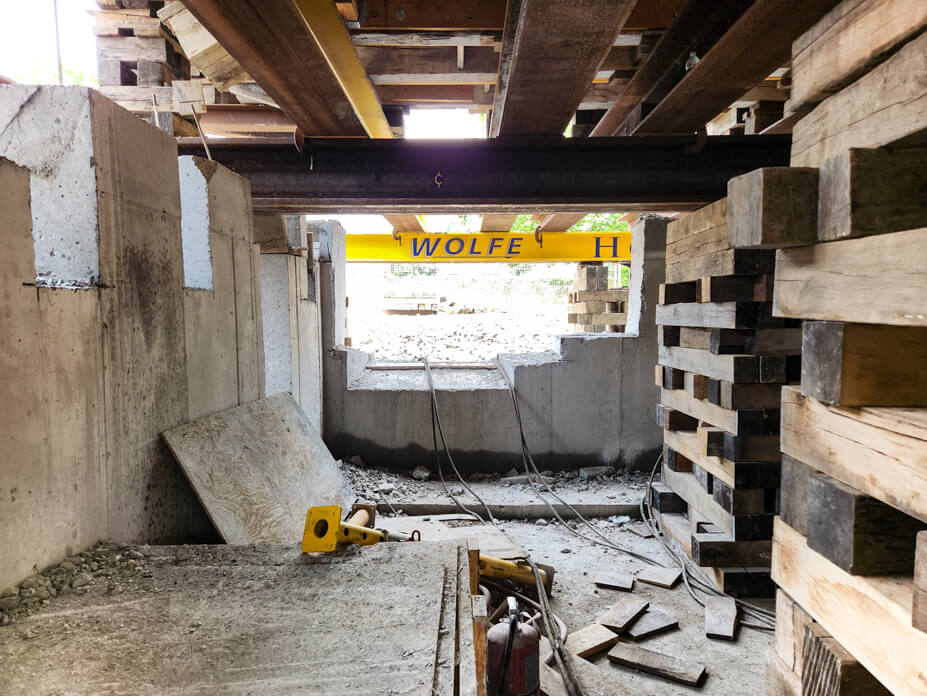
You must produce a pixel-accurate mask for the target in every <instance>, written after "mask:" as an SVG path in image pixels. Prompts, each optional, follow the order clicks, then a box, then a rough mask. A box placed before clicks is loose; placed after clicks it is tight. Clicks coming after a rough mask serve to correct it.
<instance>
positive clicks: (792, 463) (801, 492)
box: [779, 454, 814, 536]
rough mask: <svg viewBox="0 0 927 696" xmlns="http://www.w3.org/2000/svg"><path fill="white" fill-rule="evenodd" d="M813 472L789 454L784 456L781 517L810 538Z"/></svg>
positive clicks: (780, 494) (780, 502) (780, 503)
mask: <svg viewBox="0 0 927 696" xmlns="http://www.w3.org/2000/svg"><path fill="white" fill-rule="evenodd" d="M813 471H814V469H812V468H811V467H810V466H808V465H807V464H805V463H804V462H800V461H799V460H797V459H795V458H793V457H790V456H788V455H787V454H783V455H782V479H781V481H782V484H781V488H780V489H779V516H780V517H781V518H782V520H783V521H784V522H785V523H786V524H787V525H789V526H790V527H792V528H793V529H795V530H796V531H797V532H798V533H799V534H802V535H804V536H808V479H809V478H810V477H811V474H812V473H813Z"/></svg>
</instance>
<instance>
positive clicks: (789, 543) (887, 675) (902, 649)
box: [772, 520, 927, 696]
mask: <svg viewBox="0 0 927 696" xmlns="http://www.w3.org/2000/svg"><path fill="white" fill-rule="evenodd" d="M772 576H773V580H775V581H776V584H777V585H779V587H781V588H782V589H783V590H784V591H785V592H787V593H788V594H789V595H790V596H791V597H792V599H794V600H795V602H797V603H798V604H799V605H801V606H802V607H803V608H804V609H805V610H806V611H807V612H808V613H809V614H810V615H811V616H812V618H814V619H815V620H816V621H818V622H819V623H820V624H821V625H822V626H823V627H824V628H825V629H826V630H827V631H828V632H829V633H830V634H831V635H832V636H833V637H834V638H836V639H837V641H838V642H839V643H840V644H841V645H843V646H844V647H845V648H846V649H847V650H848V651H849V652H850V653H851V654H852V655H853V656H854V657H855V658H856V659H857V660H859V662H860V663H861V664H862V665H863V666H864V667H865V668H866V669H868V670H869V671H870V672H871V673H872V676H874V677H875V678H876V679H878V680H879V682H881V684H882V685H883V686H885V687H886V688H887V689H889V691H891V693H894V694H910V696H925V695H927V663H925V662H924V655H927V633H923V632H922V631H919V630H917V629H916V628H914V627H913V626H912V625H911V604H912V595H913V591H912V590H913V588H912V586H913V582H912V580H911V578H910V577H908V578H904V577H890V578H870V577H861V576H854V575H850V574H849V573H847V572H846V571H844V570H841V569H840V568H838V567H837V566H836V565H834V564H833V563H831V562H830V561H828V560H827V559H826V558H824V557H823V556H821V555H820V554H818V553H816V552H814V551H813V550H811V549H810V548H809V547H808V544H807V542H806V540H805V538H804V537H802V536H801V535H800V534H798V533H797V532H796V531H795V530H794V529H792V528H791V527H789V526H788V525H787V524H785V523H784V522H782V521H781V520H776V524H775V534H774V537H773V562H772ZM821 588H826V591H823V592H822V591H821ZM860 627H865V630H861V629H860Z"/></svg>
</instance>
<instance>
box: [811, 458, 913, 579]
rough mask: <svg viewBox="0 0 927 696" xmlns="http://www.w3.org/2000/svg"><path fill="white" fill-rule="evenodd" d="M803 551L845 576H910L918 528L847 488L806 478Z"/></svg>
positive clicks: (817, 477)
mask: <svg viewBox="0 0 927 696" xmlns="http://www.w3.org/2000/svg"><path fill="white" fill-rule="evenodd" d="M807 495H808V535H807V536H808V547H809V548H811V549H813V550H815V551H817V552H818V553H820V554H821V555H822V556H824V557H825V558H826V559H827V560H829V561H830V562H831V563H833V564H834V565H836V566H838V567H840V568H842V569H843V570H845V571H846V572H848V573H850V574H851V575H911V574H912V573H913V571H914V547H915V538H916V536H917V533H918V532H919V531H921V530H923V529H924V528H925V527H924V523H923V522H920V521H919V520H916V519H914V518H913V517H909V516H908V515H905V514H904V513H903V512H899V511H898V510H896V509H894V508H893V507H890V506H889V505H886V504H885V503H883V502H881V501H879V500H876V499H875V498H872V497H871V496H868V495H865V494H864V493H861V492H860V491H858V490H856V489H855V488H853V487H852V486H848V485H846V484H845V483H842V482H841V481H838V480H837V479H835V478H833V477H832V476H828V475H827V474H823V473H821V472H814V473H812V474H811V475H810V477H809V478H808V487H807Z"/></svg>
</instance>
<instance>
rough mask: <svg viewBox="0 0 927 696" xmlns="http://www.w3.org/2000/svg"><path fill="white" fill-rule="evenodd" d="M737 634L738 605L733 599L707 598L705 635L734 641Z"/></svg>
mask: <svg viewBox="0 0 927 696" xmlns="http://www.w3.org/2000/svg"><path fill="white" fill-rule="evenodd" d="M736 633H737V603H736V602H735V601H734V598H733V597H705V635H706V636H708V637H709V638H721V639H723V640H734V635H735V634H736Z"/></svg>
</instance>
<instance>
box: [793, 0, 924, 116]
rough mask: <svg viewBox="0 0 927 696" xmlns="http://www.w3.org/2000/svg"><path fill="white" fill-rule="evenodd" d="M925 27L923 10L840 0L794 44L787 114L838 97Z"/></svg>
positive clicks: (889, 1) (881, 1)
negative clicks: (804, 106)
mask: <svg viewBox="0 0 927 696" xmlns="http://www.w3.org/2000/svg"><path fill="white" fill-rule="evenodd" d="M925 25H927V6H925V5H924V4H923V3H917V2H915V3H908V2H897V1H896V0H843V2H840V3H839V4H838V5H837V6H836V7H835V8H834V9H833V10H831V11H830V12H828V13H827V14H826V15H824V16H823V17H822V18H821V19H820V20H819V21H818V22H817V23H816V24H815V25H814V26H813V27H811V28H810V29H809V30H808V31H806V32H805V33H804V34H802V35H801V36H800V37H798V38H797V39H796V40H795V41H794V42H793V44H792V86H791V95H790V97H789V102H788V105H787V106H786V110H787V111H795V110H796V109H797V108H798V107H799V106H802V105H805V104H815V103H818V102H821V101H823V100H824V99H826V98H827V97H829V96H831V95H832V94H834V93H836V92H837V91H839V90H840V89H842V88H843V87H845V86H846V85H848V84H850V83H851V82H853V81H854V80H855V79H857V78H858V77H860V76H862V75H863V74H865V73H866V72H867V71H868V70H870V69H871V68H872V66H874V65H876V64H877V63H878V62H879V61H881V60H884V59H885V58H886V57H887V56H888V55H890V54H891V53H892V52H893V51H894V50H896V49H897V48H898V47H899V46H900V45H901V44H903V43H904V42H905V41H907V40H909V39H910V38H911V37H912V36H915V35H916V34H917V33H918V32H920V31H921V30H922V29H923V27H924V26H925Z"/></svg>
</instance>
